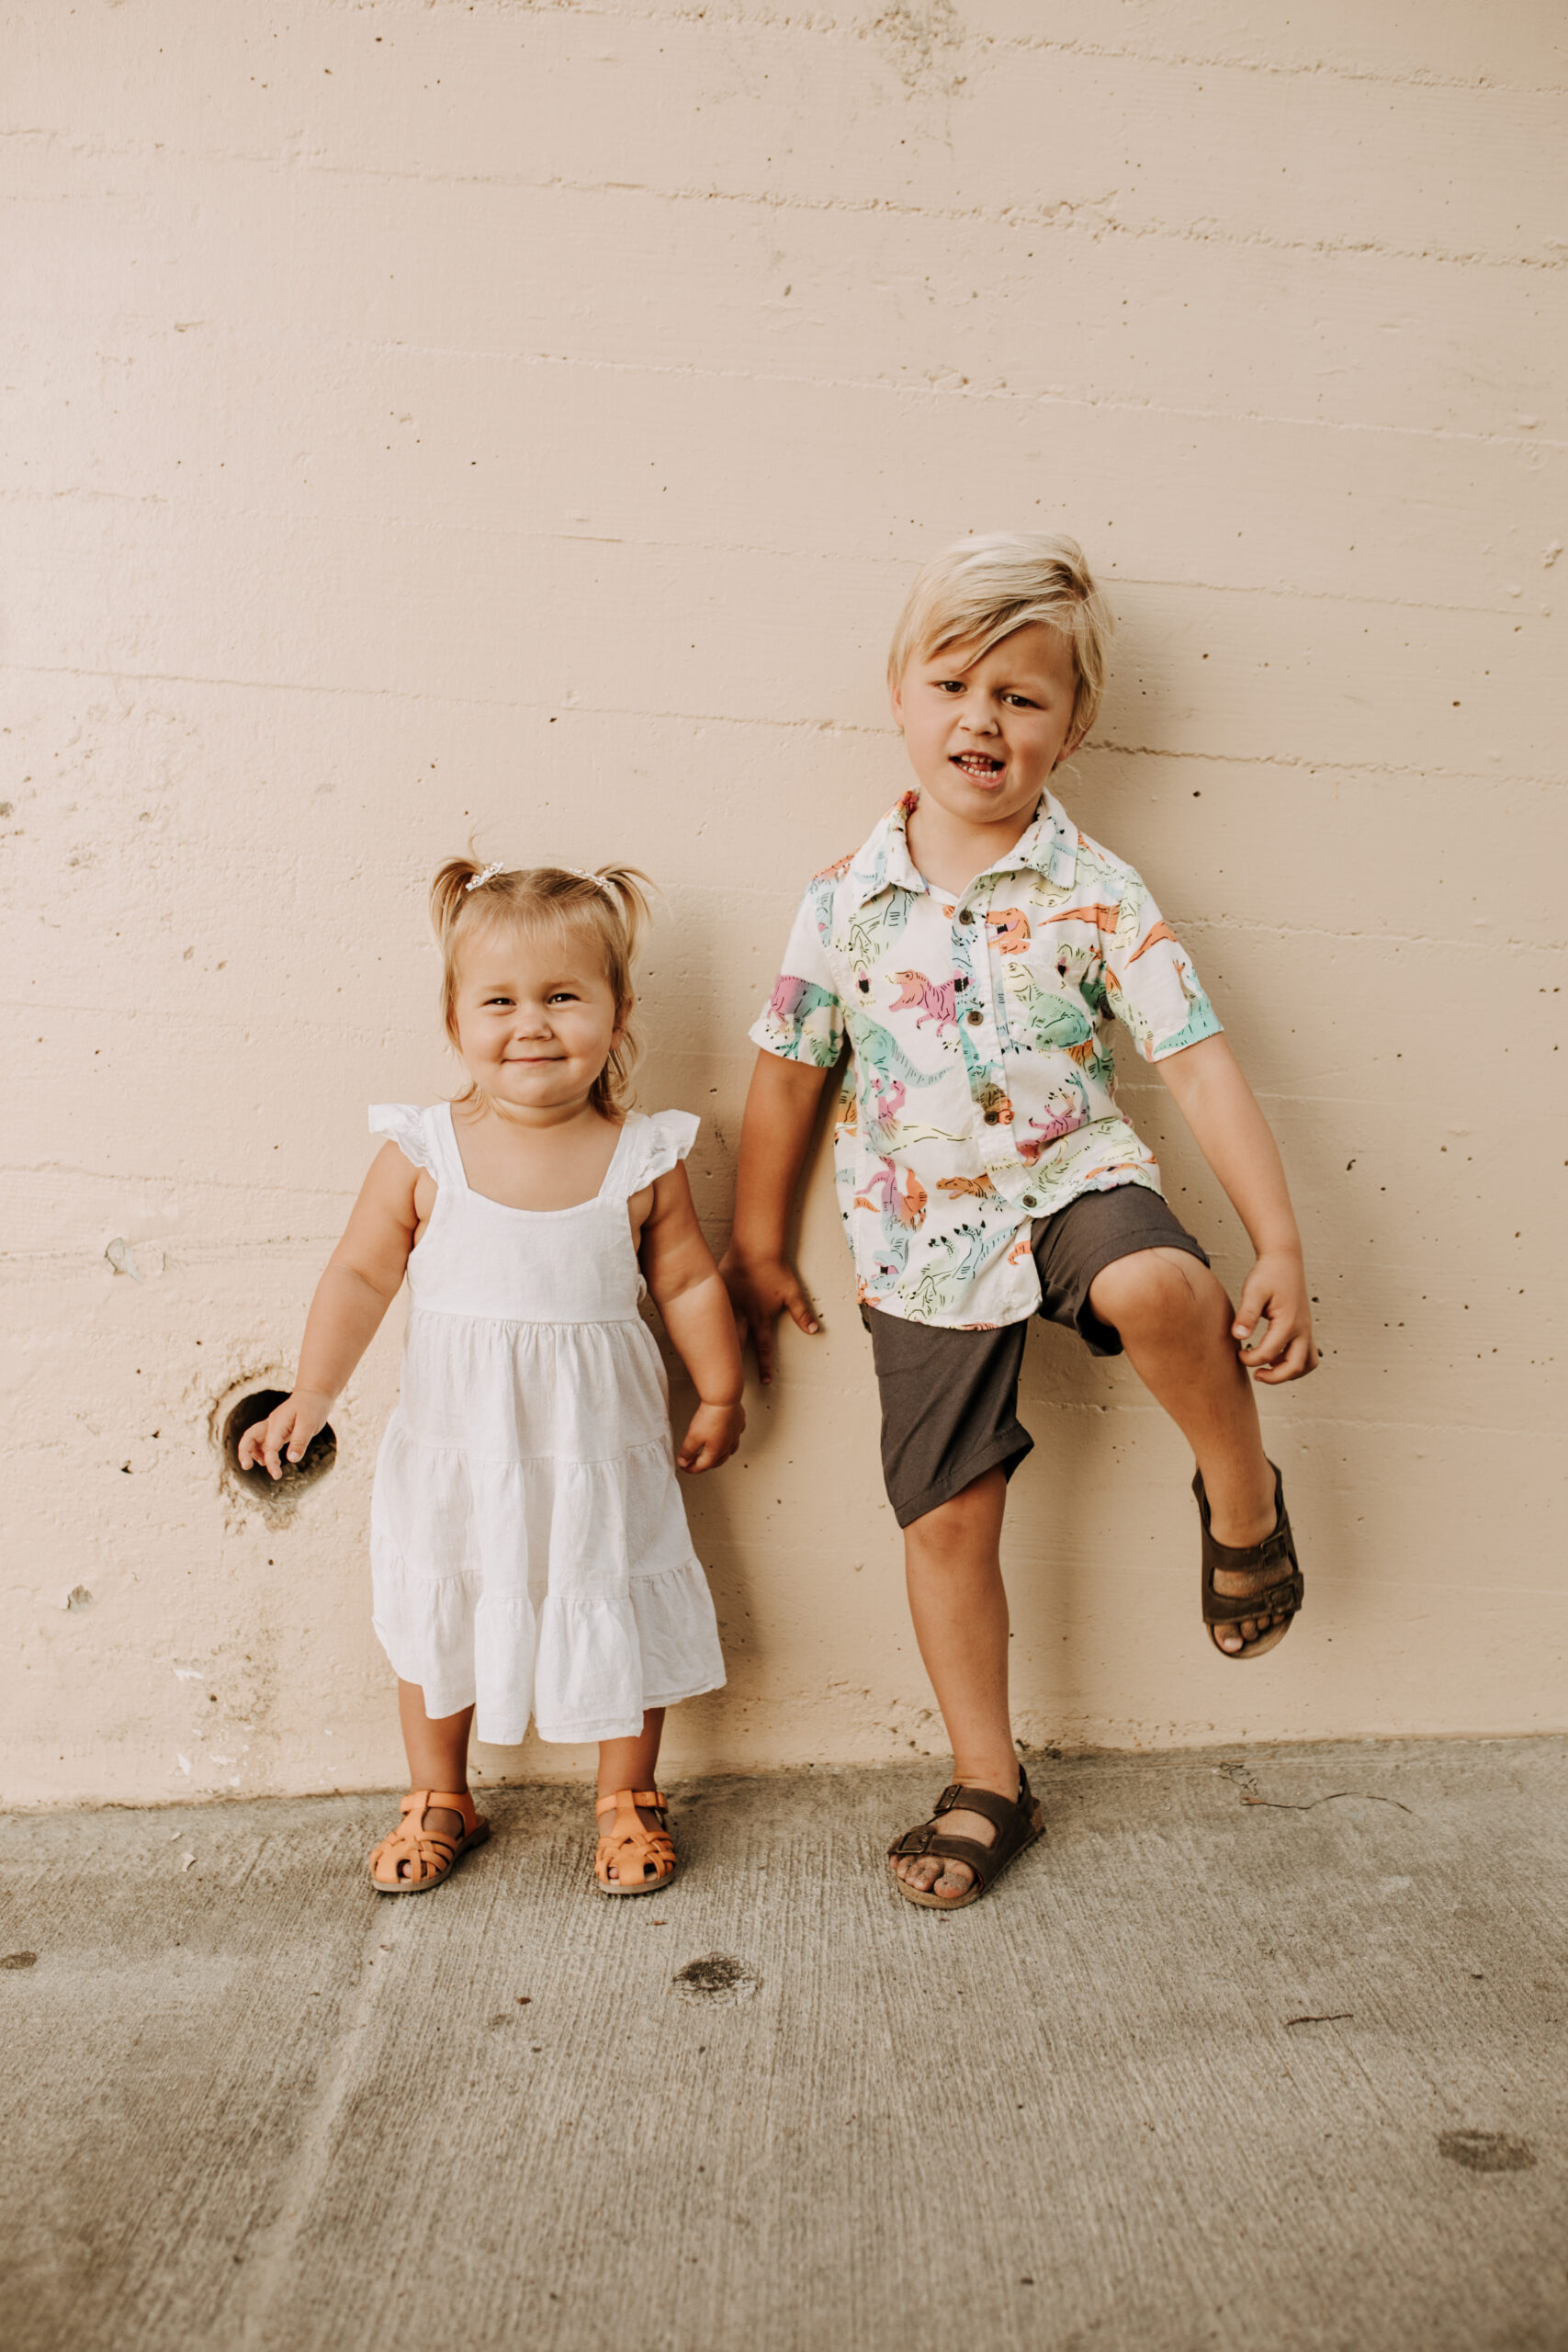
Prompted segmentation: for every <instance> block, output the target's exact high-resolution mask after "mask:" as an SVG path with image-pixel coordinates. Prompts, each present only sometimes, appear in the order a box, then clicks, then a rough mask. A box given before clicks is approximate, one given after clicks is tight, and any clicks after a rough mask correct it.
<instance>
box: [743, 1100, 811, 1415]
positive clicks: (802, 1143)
mask: <svg viewBox="0 0 1568 2352" xmlns="http://www.w3.org/2000/svg"><path fill="white" fill-rule="evenodd" d="M828 1074H829V1073H828V1072H827V1071H826V1070H825V1069H815V1068H814V1067H813V1066H812V1065H811V1064H810V1063H809V1062H790V1061H785V1060H784V1059H783V1057H781V1056H780V1055H778V1054H769V1053H759V1054H758V1056H757V1067H756V1069H754V1070H753V1071H752V1073H751V1085H750V1091H749V1093H748V1094H747V1097H746V1116H745V1119H744V1121H743V1123H742V1125H741V1129H740V1167H739V1181H738V1183H737V1186H736V1193H735V1224H734V1228H733V1230H732V1232H731V1235H730V1241H729V1248H728V1250H726V1252H725V1255H724V1260H723V1262H722V1264H721V1265H720V1268H719V1272H721V1273H722V1274H723V1276H724V1279H725V1283H726V1285H727V1287H728V1291H729V1295H730V1299H731V1301H732V1302H733V1305H734V1307H735V1313H736V1317H737V1318H738V1320H739V1324H740V1327H741V1332H742V1336H744V1334H745V1333H746V1332H748V1331H749V1332H750V1335H751V1342H752V1345H753V1346H754V1347H755V1349H756V1351H757V1369H758V1371H759V1372H760V1373H761V1376H762V1382H763V1385H764V1386H766V1385H767V1384H768V1382H770V1381H771V1380H772V1379H773V1323H774V1320H775V1318H776V1317H777V1316H778V1313H779V1310H780V1308H781V1307H783V1308H784V1309H786V1310H787V1312H788V1313H789V1314H790V1315H791V1316H792V1317H794V1319H795V1322H796V1323H798V1324H799V1326H800V1328H801V1329H802V1330H803V1331H815V1330H816V1329H817V1317H816V1316H815V1314H814V1313H813V1312H812V1308H811V1302H810V1300H809V1299H808V1298H807V1295H806V1293H805V1292H804V1291H803V1290H802V1288H801V1286H800V1280H799V1277H798V1275H797V1274H796V1273H795V1268H794V1267H793V1266H792V1265H791V1264H790V1262H789V1259H788V1256H787V1254H786V1251H787V1242H788V1235H789V1216H790V1210H791V1207H792V1206H793V1204H794V1201H795V1186H796V1184H797V1183H798V1182H800V1170H801V1167H802V1164H803V1163H804V1161H805V1159H806V1152H807V1145H808V1144H809V1143H810V1141H811V1130H812V1126H813V1125H814V1124H815V1122H816V1118H817V1106H818V1103H819V1102H820V1101H821V1098H822V1086H823V1081H824V1080H826V1078H827V1077H828Z"/></svg>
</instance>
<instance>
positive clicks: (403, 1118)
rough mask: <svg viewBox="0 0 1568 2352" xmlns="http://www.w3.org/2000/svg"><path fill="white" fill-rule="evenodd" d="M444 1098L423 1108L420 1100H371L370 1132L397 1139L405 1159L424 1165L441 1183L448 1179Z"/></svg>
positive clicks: (389, 1138)
mask: <svg viewBox="0 0 1568 2352" xmlns="http://www.w3.org/2000/svg"><path fill="white" fill-rule="evenodd" d="M444 1128H446V1104H445V1103H434V1104H432V1106H431V1107H430V1108H429V1109H428V1110H422V1109H421V1108H420V1106H419V1104H418V1103H372V1104H371V1105H370V1132H371V1134H372V1135H373V1136H386V1137H387V1139H388V1141H389V1142H390V1143H395V1144H396V1145H397V1147H398V1149H399V1150H400V1152H401V1153H402V1155H403V1158H404V1159H409V1160H412V1162H413V1164H414V1166H415V1167H416V1168H423V1169H424V1170H426V1172H427V1173H428V1174H430V1175H432V1176H434V1179H435V1181H436V1182H437V1183H438V1184H441V1183H445V1182H446V1181H447V1176H448V1172H449V1171H448V1170H447V1166H446V1137H447V1135H448V1134H449V1133H450V1129H446V1132H445V1133H444V1132H443V1130H444Z"/></svg>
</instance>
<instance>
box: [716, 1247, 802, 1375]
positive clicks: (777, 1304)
mask: <svg viewBox="0 0 1568 2352" xmlns="http://www.w3.org/2000/svg"><path fill="white" fill-rule="evenodd" d="M718 1271H719V1272H720V1273H721V1274H722V1275H723V1276H724V1286H725V1288H726V1290H728V1293H729V1303H730V1305H731V1306H733V1307H734V1309H735V1321H736V1325H737V1327H738V1329H739V1333H740V1344H741V1346H742V1348H744V1346H745V1344H746V1339H747V1334H748V1333H750V1340H751V1344H752V1346H753V1347H754V1348H755V1349H756V1351H757V1370H758V1371H759V1372H760V1373H761V1376H762V1385H763V1387H764V1388H766V1387H767V1386H768V1385H769V1383H770V1382H771V1381H772V1379H773V1324H774V1321H775V1320H776V1318H777V1317H778V1315H779V1312H780V1310H781V1308H782V1309H784V1310H786V1311H787V1312H788V1314H789V1315H790V1316H791V1317H793V1318H794V1320H795V1322H796V1323H798V1324H799V1326H800V1328H801V1329H802V1330H803V1331H811V1332H815V1331H816V1330H817V1329H818V1328H819V1327H818V1321H817V1317H816V1316H815V1314H814V1313H813V1312H812V1307H811V1301H810V1300H809V1299H808V1298H807V1295H806V1293H805V1292H804V1291H803V1290H802V1289H801V1287H800V1280H799V1277H798V1276H797V1274H796V1273H795V1268H794V1267H793V1266H792V1265H790V1264H789V1262H788V1261H787V1260H785V1259H784V1258H743V1257H740V1256H739V1255H738V1254H737V1253H736V1251H735V1250H733V1249H732V1250H728V1252H727V1253H726V1255H725V1257H724V1259H723V1261H721V1263H720V1266H719V1270H718Z"/></svg>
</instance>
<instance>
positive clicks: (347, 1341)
mask: <svg viewBox="0 0 1568 2352" xmlns="http://www.w3.org/2000/svg"><path fill="white" fill-rule="evenodd" d="M418 1181H419V1170H418V1169H416V1168H414V1167H412V1166H411V1165H410V1163H409V1162H408V1161H407V1160H406V1159H404V1158H403V1155H402V1153H401V1152H400V1150H399V1149H398V1147H397V1145H396V1144H393V1143H389V1144H384V1145H383V1146H382V1148H381V1149H380V1150H379V1151H378V1153H377V1155H376V1157H375V1159H373V1160H372V1161H371V1163H370V1172H369V1174H368V1175H367V1177H366V1179H365V1182H364V1184H363V1186H362V1187H361V1190H360V1194H359V1198H358V1199H357V1200H356V1201H355V1204H354V1210H353V1213H352V1215H351V1216H350V1217H349V1220H348V1224H347V1226H346V1227H345V1228H344V1237H343V1239H342V1240H341V1241H340V1242H339V1243H338V1245H337V1248H336V1249H335V1250H333V1254H332V1256H331V1258H330V1259H329V1260H328V1261H327V1270H326V1272H325V1273H324V1274H323V1275H322V1276H321V1281H320V1282H319V1283H317V1285H316V1295H315V1296H314V1298H313V1299H312V1300H311V1301H310V1314H309V1316H308V1317H307V1318H306V1322H305V1337H304V1340H303V1341H302V1342H301V1344H300V1349H299V1371H298V1372H297V1373H296V1374H295V1378H294V1387H293V1390H292V1393H291V1394H290V1395H289V1396H288V1397H285V1398H284V1401H283V1403H282V1404H281V1405H279V1406H277V1407H276V1408H275V1409H274V1410H273V1411H272V1412H271V1413H270V1414H269V1415H268V1416H267V1419H265V1421H258V1422H257V1423H256V1425H255V1427H254V1429H249V1430H246V1431H245V1434H244V1436H243V1438H242V1439H241V1441H240V1457H239V1458H240V1467H241V1469H242V1470H249V1469H252V1468H254V1465H255V1464H257V1463H258V1462H265V1464H266V1466H267V1468H268V1470H270V1471H271V1473H272V1475H273V1476H274V1477H275V1478H281V1477H282V1476H283V1463H282V1458H281V1457H282V1456H283V1454H284V1453H287V1454H288V1459H289V1461H290V1462H298V1461H299V1459H300V1458H301V1456H302V1455H303V1453H304V1451H305V1448H306V1447H307V1446H308V1445H309V1444H310V1440H311V1439H312V1438H313V1437H314V1436H315V1434H316V1431H317V1430H319V1429H320V1428H321V1424H322V1422H323V1421H324V1420H325V1419H326V1418H327V1415H328V1413H329V1412H330V1410H331V1409H332V1406H333V1401H334V1399H335V1398H336V1397H339V1396H340V1395H341V1394H342V1392H343V1389H344V1386H345V1385H346V1383H347V1381H348V1377H349V1375H350V1374H351V1373H352V1372H353V1370H354V1368H355V1364H356V1363H358V1362H359V1359H360V1357H361V1356H362V1355H363V1354H364V1353H365V1351H366V1349H367V1347H368V1346H369V1345H370V1342H371V1340H373V1339H374V1338H375V1336H376V1333H377V1331H378V1329H379V1328H380V1324H381V1318H382V1317H383V1316H384V1315H385V1314H386V1312H387V1309H388V1307H389V1306H390V1305H391V1303H392V1301H393V1299H394V1298H396V1296H397V1295H398V1291H399V1288H400V1284H401V1283H402V1279H403V1274H404V1272H405V1271H406V1269H407V1266H408V1261H409V1252H410V1251H411V1250H412V1248H413V1240H414V1235H415V1233H416V1231H417V1230H418V1218H417V1216H416V1214H415V1210H414V1198H413V1195H414V1186H415V1184H416V1183H417V1182H418Z"/></svg>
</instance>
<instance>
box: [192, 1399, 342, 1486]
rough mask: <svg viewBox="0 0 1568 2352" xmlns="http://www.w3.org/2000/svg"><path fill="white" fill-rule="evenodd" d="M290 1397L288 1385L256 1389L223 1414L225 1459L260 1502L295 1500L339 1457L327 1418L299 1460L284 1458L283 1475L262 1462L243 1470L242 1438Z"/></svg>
mask: <svg viewBox="0 0 1568 2352" xmlns="http://www.w3.org/2000/svg"><path fill="white" fill-rule="evenodd" d="M287 1401H288V1390H287V1389H285V1388H255V1389H253V1390H252V1391H251V1393H250V1395H249V1396H248V1397H241V1398H240V1400H239V1402H238V1403H237V1404H235V1405H232V1406H231V1408H230V1409H229V1411H228V1413H227V1414H226V1416H225V1417H224V1421H223V1434H222V1437H221V1439H220V1443H221V1446H222V1449H223V1459H224V1461H225V1462H226V1463H227V1464H228V1465H229V1470H230V1475H231V1476H232V1477H233V1479H234V1481H235V1483H236V1485H238V1486H240V1487H243V1489H244V1490H245V1492H246V1493H247V1494H251V1495H254V1497H255V1498H256V1500H257V1501H258V1502H264V1503H269V1504H277V1503H283V1502H292V1500H293V1499H294V1497H295V1496H296V1495H297V1494H299V1491H300V1489H301V1488H302V1487H309V1486H312V1485H313V1484H314V1483H315V1481H316V1480H317V1479H318V1478H321V1477H324V1476H326V1473H327V1472H328V1471H329V1470H330V1469H331V1468H332V1466H333V1463H334V1462H335V1461H336V1460H337V1437H336V1434H335V1432H334V1430H333V1425H332V1423H331V1421H327V1422H324V1423H323V1424H322V1426H321V1428H320V1429H319V1430H317V1431H316V1434H315V1436H314V1437H313V1438H312V1439H311V1440H310V1444H309V1445H308V1446H307V1447H306V1448H305V1451H304V1453H303V1455H302V1456H301V1458H300V1459H299V1461H298V1462H290V1461H288V1459H287V1457H286V1458H285V1460H284V1464H283V1476H282V1477H281V1478H275V1477H273V1476H272V1475H271V1473H270V1472H269V1471H267V1470H265V1469H264V1468H263V1467H262V1465H261V1464H259V1463H258V1464H257V1465H256V1467H255V1468H254V1470H242V1469H241V1467H240V1440H241V1439H242V1438H243V1436H244V1434H245V1431H246V1430H249V1429H254V1427H255V1425H256V1423H257V1422H258V1421H265V1419H266V1418H267V1415H268V1414H269V1413H272V1412H275V1411H276V1408H277V1407H278V1406H279V1405H282V1404H284V1403H286V1402H287Z"/></svg>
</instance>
